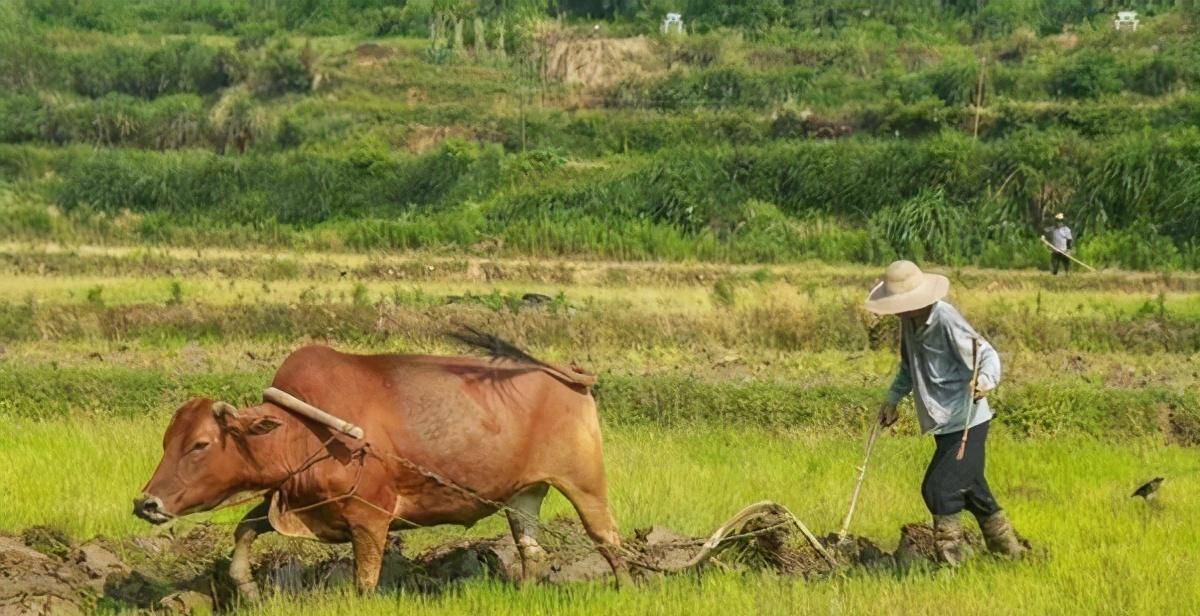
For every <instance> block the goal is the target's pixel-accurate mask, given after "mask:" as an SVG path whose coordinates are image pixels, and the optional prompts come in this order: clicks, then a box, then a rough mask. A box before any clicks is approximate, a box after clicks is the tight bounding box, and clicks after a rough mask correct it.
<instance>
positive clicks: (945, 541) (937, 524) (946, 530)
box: [933, 513, 971, 567]
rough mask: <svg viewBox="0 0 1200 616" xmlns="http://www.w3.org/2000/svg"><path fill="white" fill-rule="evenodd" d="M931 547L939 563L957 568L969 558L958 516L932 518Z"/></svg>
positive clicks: (968, 549) (969, 547) (969, 554)
mask: <svg viewBox="0 0 1200 616" xmlns="http://www.w3.org/2000/svg"><path fill="white" fill-rule="evenodd" d="M933 545H934V549H935V551H936V555H937V560H938V562H939V563H943V564H946V565H950V566H951V567H957V566H959V565H961V564H962V563H963V562H965V561H966V560H967V558H969V557H970V556H971V546H969V545H967V541H966V534H965V533H964V532H963V527H962V521H961V519H960V516H959V514H957V513H956V514H953V515H935V516H933Z"/></svg>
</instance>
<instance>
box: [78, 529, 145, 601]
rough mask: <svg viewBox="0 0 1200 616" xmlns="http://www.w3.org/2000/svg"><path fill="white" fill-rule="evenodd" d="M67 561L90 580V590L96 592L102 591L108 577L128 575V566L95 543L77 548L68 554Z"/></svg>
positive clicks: (91, 542)
mask: <svg viewBox="0 0 1200 616" xmlns="http://www.w3.org/2000/svg"><path fill="white" fill-rule="evenodd" d="M69 560H70V561H71V562H73V563H74V564H75V565H76V566H77V567H79V569H80V570H82V571H83V572H84V573H85V574H87V575H88V577H90V578H91V580H92V588H93V589H94V590H96V591H97V592H102V591H103V590H104V586H105V584H106V583H107V582H108V579H109V577H110V576H118V577H120V576H125V575H128V574H129V573H130V569H129V566H128V565H126V564H125V563H124V562H123V561H122V560H121V559H120V558H119V557H118V556H117V555H116V554H113V553H112V552H111V551H109V550H108V548H106V547H104V546H103V545H101V544H100V543H99V542H96V541H90V542H88V543H85V544H83V545H81V546H79V548H78V549H76V550H75V551H74V552H72V553H71V554H70V556H69Z"/></svg>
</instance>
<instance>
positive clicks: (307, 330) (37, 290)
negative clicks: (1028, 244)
mask: <svg viewBox="0 0 1200 616" xmlns="http://www.w3.org/2000/svg"><path fill="white" fill-rule="evenodd" d="M38 263H41V264H42V265H41V267H39V266H38V265H37V264H38ZM270 263H276V264H284V265H282V266H281V265H268V264H270ZM389 270H390V272H389ZM0 271H2V273H3V278H2V279H3V282H2V283H0V285H2V288H3V292H4V297H5V298H6V299H3V300H0V348H2V351H0V418H2V419H3V420H4V421H5V423H6V425H7V426H8V428H7V429H6V430H5V431H4V432H3V433H2V434H0V485H3V486H5V491H6V498H4V499H2V500H0V531H17V530H20V529H22V528H25V527H28V526H31V525H36V524H48V525H51V526H53V527H56V528H60V529H62V530H65V531H66V532H68V533H69V534H70V535H72V536H74V537H77V538H86V537H91V536H94V535H97V534H101V535H106V536H116V537H126V536H136V535H141V534H146V533H152V532H154V531H153V530H152V529H150V528H149V527H148V526H146V525H145V524H144V523H142V522H140V521H138V520H136V519H135V518H134V517H133V516H132V515H130V513H129V508H130V506H129V502H130V499H131V498H132V497H133V496H134V495H135V494H136V492H137V491H138V489H139V488H140V486H141V484H142V482H144V481H145V480H146V478H147V477H148V476H149V472H150V470H151V469H152V468H153V466H154V464H155V463H156V462H157V459H158V455H159V444H158V443H159V439H160V435H161V431H162V429H163V427H164V426H165V424H166V422H167V421H168V419H169V413H170V411H171V410H173V409H174V408H175V406H177V405H178V404H180V403H181V402H182V401H183V400H185V399H186V398H187V397H189V396H191V395H201V394H204V395H214V396H217V397H222V398H226V399H229V400H231V401H242V400H250V399H253V398H254V397H255V396H256V395H257V392H258V391H259V390H260V389H261V387H262V386H263V384H264V383H266V382H267V381H268V379H269V378H270V374H271V372H272V370H273V368H274V367H275V366H276V365H277V364H278V362H279V361H280V360H281V359H282V358H283V357H284V356H285V355H286V353H287V352H288V351H289V350H291V349H292V348H295V347H296V346H299V345H300V344H303V343H306V342H328V343H331V344H334V345H336V346H339V347H342V348H347V349H354V350H359V351H363V352H378V351H385V350H386V351H417V350H431V351H436V352H457V349H456V347H454V346H453V345H450V344H448V343H447V342H446V341H445V340H444V339H442V338H440V337H439V332H440V331H441V330H442V329H444V328H445V327H449V326H451V325H453V324H454V323H456V322H470V323H474V324H477V325H481V326H484V327H487V328H489V329H492V330H494V331H497V332H500V333H503V334H504V335H508V336H512V337H513V338H515V339H517V340H520V341H521V342H522V343H523V344H526V345H527V346H528V347H529V348H530V349H531V350H533V351H534V352H535V353H537V354H539V355H544V356H545V357H548V358H552V359H557V360H565V359H578V360H579V361H581V362H582V363H583V364H584V365H586V366H588V367H590V368H593V369H595V370H597V371H599V372H600V373H601V384H600V386H599V387H598V388H597V396H598V399H599V402H600V406H601V413H602V416H603V418H604V423H605V429H606V443H607V452H606V453H607V457H608V462H607V463H608V468H609V473H610V483H611V486H612V497H613V503H614V509H615V512H616V515H617V516H618V518H619V520H620V521H621V523H622V527H623V528H624V529H625V531H626V532H628V531H630V530H632V529H633V528H636V527H642V526H648V525H651V524H665V525H668V526H671V527H673V528H676V529H678V530H680V531H682V532H686V533H690V534H703V533H706V532H708V531H710V530H711V529H712V528H713V527H715V526H716V525H717V524H719V523H720V522H722V521H723V520H724V519H725V518H727V517H728V516H729V515H731V514H732V513H734V512H735V511H736V510H738V509H739V508H741V507H742V506H744V505H746V504H748V503H750V502H753V501H757V500H761V499H770V500H776V501H778V502H781V503H783V504H785V505H786V506H788V507H789V508H790V509H792V510H793V511H794V512H795V513H796V514H797V515H798V516H799V517H800V518H801V519H802V520H804V521H805V522H806V523H807V524H808V525H809V526H810V527H812V528H813V529H814V530H816V531H818V532H830V531H833V530H835V529H836V527H837V525H838V523H839V521H840V517H841V515H842V514H843V512H844V507H845V503H846V501H847V499H848V495H849V491H850V488H851V486H852V484H853V479H854V468H855V465H856V464H857V462H858V457H859V456H860V454H861V446H862V439H863V436H864V435H865V432H866V427H867V425H868V423H867V422H868V421H869V418H870V414H871V411H870V409H871V408H873V406H874V405H875V404H876V403H877V401H878V399H879V397H880V395H881V392H882V390H883V388H884V387H885V386H886V384H887V382H888V378H889V376H890V371H891V370H892V369H893V363H894V357H895V349H894V344H895V340H894V335H893V334H892V328H893V327H894V324H893V323H890V322H887V321H883V322H876V321H874V320H872V319H871V318H869V317H868V316H867V315H865V314H862V313H861V311H859V310H857V309H856V308H855V307H856V305H857V302H858V301H859V300H860V299H861V297H862V295H863V294H864V293H865V289H866V288H867V287H868V286H869V285H870V282H871V280H872V279H873V277H874V276H876V275H877V272H875V271H874V270H873V269H871V268H864V267H858V266H823V265H818V264H812V265H793V266H777V267H770V268H759V267H743V266H718V265H704V264H687V263H682V264H671V265H661V264H651V263H642V264H626V263H618V262H601V261H590V262H588V261H584V262H572V261H561V262H530V261H522V260H509V261H505V260H488V259H459V258H455V257H438V256H429V255H419V254H418V255H409V256H404V257H398V256H387V255H339V254H332V253H331V254H303V255H302V254H275V255H266V254H245V253H241V254H239V253H232V252H221V251H208V252H205V253H201V254H197V253H196V252H195V251H174V252H171V251H153V252H147V251H134V250H127V249H119V248H89V247H77V248H73V249H61V248H54V247H47V246H40V245H38V246H31V245H16V244H9V245H6V246H4V248H3V250H2V251H0ZM343 272H346V274H345V275H343ZM399 273H403V275H402V276H401V275H400V274H399ZM947 273H949V274H950V275H951V276H952V279H953V280H954V281H955V283H954V285H955V286H954V295H953V299H954V301H955V302H956V303H958V304H959V305H960V306H962V308H963V310H964V311H965V313H966V314H967V316H968V317H969V318H971V319H972V320H973V321H974V322H976V324H977V325H979V327H980V329H981V331H982V332H983V333H984V334H985V335H986V336H988V337H989V339H991V340H993V341H994V342H995V343H996V345H997V346H998V348H999V349H1000V350H1001V353H1002V358H1003V361H1004V363H1005V367H1006V377H1005V382H1004V384H1003V386H1002V387H1001V388H1000V390H999V391H998V392H997V393H996V395H995V396H994V398H993V401H994V404H995V408H996V409H997V411H998V417H997V420H996V422H995V423H996V426H995V428H994V430H993V434H994V437H993V438H994V441H993V444H992V447H991V451H990V453H991V459H990V461H989V474H990V475H991V480H992V483H993V487H994V489H995V490H996V492H997V495H998V497H999V499H1000V500H1001V502H1002V503H1003V504H1004V505H1005V506H1006V507H1007V508H1008V509H1009V510H1010V512H1011V513H1012V515H1013V517H1014V519H1015V520H1016V522H1017V524H1018V527H1019V528H1020V530H1021V531H1022V532H1023V533H1024V534H1025V535H1027V536H1028V537H1029V538H1030V539H1031V540H1032V541H1033V542H1034V544H1035V545H1036V546H1037V547H1038V548H1039V549H1038V551H1037V555H1036V557H1034V558H1032V559H1031V560H1029V561H1027V562H1023V563H1020V564H1004V563H997V562H991V561H988V560H980V561H979V562H976V563H974V564H971V565H970V566H968V567H967V568H965V569H963V570H961V571H955V572H934V573H930V572H913V573H908V574H903V575H878V574H863V573H852V574H847V575H843V576H838V577H835V578H832V579H828V580H820V581H811V582H802V581H796V580H792V579H785V578H779V577H776V576H773V575H757V574H756V575H733V574H723V573H711V574H708V575H705V576H703V577H701V578H693V577H681V578H676V579H670V580H667V581H665V582H653V583H650V584H648V585H646V586H643V587H640V588H637V589H633V590H629V591H623V592H620V593H618V592H615V591H613V590H611V589H610V588H608V587H607V586H606V585H603V584H583V585H577V586H571V587H566V588H555V587H536V588H528V589H520V590H518V589H515V588H511V587H507V586H503V585H498V584H495V583H486V582H471V583H467V584H465V585H463V586H460V587H456V588H454V589H453V590H450V591H447V592H445V593H442V594H437V595H413V594H406V593H398V594H397V593H388V594H383V595H379V596H373V597H357V596H354V595H353V594H351V593H350V591H349V590H345V591H342V592H333V593H324V592H322V593H313V594H304V595H300V596H280V597H273V598H271V599H270V600H269V601H268V602H267V604H266V605H265V606H263V609H264V610H265V611H267V612H268V613H279V614H284V613H297V612H301V613H335V612H344V611H346V610H348V609H354V610H355V611H360V612H364V613H383V612H388V613H391V612H395V611H400V612H402V613H403V612H416V611H423V612H431V611H432V612H437V613H478V612H489V613H550V612H566V613H598V612H606V613H607V612H613V611H618V610H627V611H632V612H637V613H678V612H680V611H685V610H686V611H691V612H698V613H728V612H729V611H731V610H744V611H745V610H753V611H755V612H764V611H774V612H779V611H789V612H801V613H833V612H838V613H841V612H847V613H860V612H879V611H886V612H895V611H907V612H910V613H924V612H932V611H936V610H942V609H945V606H946V605H948V604H952V605H954V606H955V609H956V610H960V611H962V612H964V613H1014V614H1015V613H1028V612H1042V613H1129V612H1152V613H1183V612H1186V611H1187V610H1188V608H1189V606H1191V605H1194V604H1195V603H1196V602H1197V601H1200V595H1197V589H1198V588H1200V578H1198V577H1197V573H1196V570H1195V568H1194V567H1191V566H1190V563H1191V561H1192V560H1193V559H1192V555H1193V554H1194V553H1195V551H1196V550H1197V548H1200V545H1198V544H1197V540H1196V534H1195V533H1194V532H1191V531H1192V521H1193V520H1195V519H1196V517H1197V515H1198V514H1200V500H1197V499H1196V498H1194V495H1195V494H1196V493H1197V489H1198V488H1200V475H1198V474H1197V471H1198V470H1200V465H1198V463H1197V457H1196V449H1195V447H1196V445H1197V443H1200V399H1198V398H1197V394H1196V386H1197V381H1198V380H1200V374H1198V373H1197V372H1196V369H1195V366H1196V365H1197V360H1196V357H1197V353H1198V352H1200V337H1198V336H1197V333H1196V332H1197V331H1198V330H1200V303H1197V294H1196V292H1195V289H1196V285H1197V284H1198V282H1197V279H1196V278H1194V277H1193V276H1190V275H1174V276H1170V277H1163V276H1156V275H1149V274H1134V273H1125V272H1119V271H1109V272H1105V273H1102V274H1098V275H1095V276H1072V277H1071V278H1068V279H1063V278H1051V277H1049V276H1048V275H1045V274H1040V273H1035V272H1009V271H998V270H974V269H965V270H951V271H948V272H947ZM95 289H100V290H99V291H96V290H95ZM306 291H307V293H306ZM527 292H539V293H544V294H546V295H547V296H549V297H551V301H550V302H549V303H546V304H540V305H529V304H527V303H525V302H523V301H522V300H521V296H522V295H523V294H524V293H527ZM448 296H457V299H452V300H451V301H448V300H447V297H448ZM464 298H466V299H464ZM247 315H252V316H247ZM254 315H256V316H254ZM321 315H324V316H321ZM314 321H316V322H317V323H316V324H315V325H314V323H313V322H314ZM908 412H909V416H908V417H907V418H906V419H905V420H904V421H902V422H901V425H900V426H899V427H898V428H897V429H896V430H895V432H894V434H890V435H888V436H886V437H884V438H883V439H882V440H881V441H880V444H879V449H878V450H877V452H876V455H875V458H874V460H873V462H872V465H871V468H870V471H869V475H868V480H867V484H866V487H865V491H864V495H863V499H862V501H861V504H860V514H859V517H858V518H857V520H856V524H855V530H856V531H857V532H859V533H861V534H863V535H865V536H868V537H870V538H872V539H873V540H875V541H877V542H878V543H880V544H881V545H882V546H883V547H885V548H888V549H891V548H893V547H895V544H896V541H897V539H898V529H899V526H900V525H901V524H903V523H907V522H913V521H920V520H923V519H924V518H925V517H926V514H925V512H924V508H923V505H922V503H921V500H920V495H919V491H918V485H919V483H920V478H921V475H922V473H923V470H924V464H925V461H926V458H927V456H928V454H929V452H930V450H931V448H932V443H930V442H929V439H927V438H923V437H920V436H919V435H917V434H916V433H915V432H916V431H915V426H914V423H915V422H913V421H912V419H911V410H909V411H908ZM80 469H87V472H81V470H80ZM1155 475H1163V476H1166V477H1168V481H1167V483H1166V484H1164V487H1163V491H1162V496H1161V500H1160V501H1159V502H1158V503H1157V504H1156V505H1153V506H1148V505H1147V504H1145V503H1143V502H1141V501H1140V500H1133V499H1131V498H1130V497H1129V492H1130V491H1132V489H1133V488H1134V487H1136V486H1137V485H1138V484H1139V483H1141V482H1142V481H1145V480H1147V479H1149V478H1150V477H1153V476H1155ZM546 512H547V513H548V515H549V517H553V516H556V515H563V514H566V513H568V507H567V505H566V503H565V502H564V501H563V500H562V499H561V497H557V496H555V497H554V498H553V499H552V500H551V501H550V502H549V505H548V508H547V510H546ZM236 517H237V512H236V511H225V512H220V513H217V514H213V515H199V516H195V519H193V520H184V521H179V522H177V523H175V524H176V525H177V526H178V527H179V528H180V529H185V528H188V527H189V526H190V525H192V524H194V523H196V522H198V521H205V520H211V521H214V522H217V523H222V524H224V523H229V522H232V521H233V520H235V519H236ZM502 530H503V524H502V523H501V521H500V520H499V519H490V520H487V521H485V522H484V523H482V524H480V525H479V526H477V527H476V528H474V529H471V530H470V531H462V530H460V529H452V528H438V529H428V530H421V531H414V532H411V533H408V537H407V546H408V549H410V550H415V551H419V550H421V549H422V548H423V547H425V546H429V545H432V544H434V543H436V542H439V541H442V540H444V539H446V538H448V537H456V536H461V535H463V534H467V535H472V536H479V535H492V534H498V533H500V532H502ZM267 543H268V544H269V545H275V546H282V547H286V546H289V545H294V544H291V543H289V542H287V541H285V540H280V539H274V540H270V541H268V542H267Z"/></svg>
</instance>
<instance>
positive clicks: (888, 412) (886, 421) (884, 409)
mask: <svg viewBox="0 0 1200 616" xmlns="http://www.w3.org/2000/svg"><path fill="white" fill-rule="evenodd" d="M899 418H900V411H899V410H897V409H896V405H895V404H892V403H890V402H886V401H885V402H884V403H883V404H881V405H880V406H879V425H881V426H883V427H885V428H886V427H888V426H890V425H892V424H894V423H896V420H897V419H899Z"/></svg>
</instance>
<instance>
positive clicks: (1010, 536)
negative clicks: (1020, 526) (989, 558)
mask: <svg viewBox="0 0 1200 616" xmlns="http://www.w3.org/2000/svg"><path fill="white" fill-rule="evenodd" d="M977 519H978V520H979V530H980V531H981V532H983V542H984V543H986V544H987V548H988V551H989V552H991V553H992V554H997V555H999V556H1004V557H1007V558H1021V557H1022V556H1024V555H1025V553H1026V552H1028V551H1029V548H1028V547H1026V546H1025V545H1023V544H1022V542H1021V540H1020V539H1019V538H1018V537H1017V531H1015V530H1013V527H1012V523H1011V522H1009V521H1008V516H1007V515H1005V514H1004V511H1003V510H1000V511H997V512H996V513H993V514H992V515H990V516H987V517H986V518H984V517H980V518H977Z"/></svg>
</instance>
